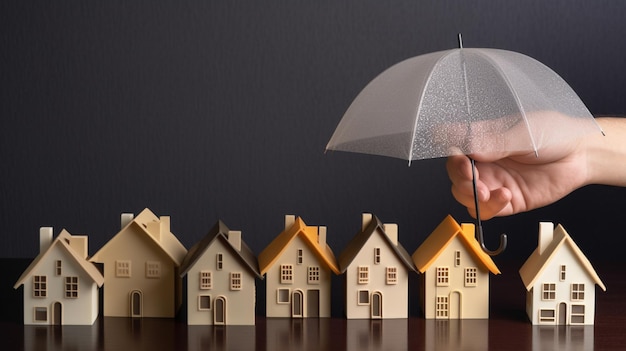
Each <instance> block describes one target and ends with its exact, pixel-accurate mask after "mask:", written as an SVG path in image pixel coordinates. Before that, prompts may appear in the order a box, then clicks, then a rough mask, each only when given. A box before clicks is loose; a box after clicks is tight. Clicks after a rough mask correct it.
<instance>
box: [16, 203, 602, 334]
mask: <svg viewBox="0 0 626 351" xmlns="http://www.w3.org/2000/svg"><path fill="white" fill-rule="evenodd" d="M121 222H122V223H121V230H120V232H118V233H117V234H116V235H115V236H114V237H113V238H112V239H111V240H109V241H108V242H107V243H106V244H105V245H104V246H103V247H102V248H101V249H100V250H99V251H97V252H96V253H95V254H94V255H93V256H92V257H88V250H87V237H86V236H78V235H71V234H70V233H68V232H67V231H66V230H62V231H61V233H60V234H59V235H58V236H57V237H56V238H54V239H53V232H52V228H42V229H41V232H40V254H39V255H38V256H37V257H36V258H35V259H34V261H33V262H32V263H31V264H30V265H29V266H28V268H27V269H26V270H25V271H24V273H23V274H22V276H21V277H20V278H19V279H18V281H17V282H16V283H15V286H14V287H15V288H16V289H17V288H19V287H20V286H22V285H23V286H24V324H93V322H94V321H95V320H96V318H97V316H98V306H99V303H98V302H99V300H98V299H99V288H100V287H102V286H103V284H105V282H106V284H105V286H104V292H103V309H104V311H103V314H104V316H119V317H174V315H175V313H176V311H177V309H178V308H179V307H180V306H181V304H182V301H183V298H186V301H187V303H186V306H187V313H186V314H187V322H188V324H205V325H211V324H216V325H217V324H233V325H252V324H254V322H255V303H256V284H255V282H256V279H263V277H265V280H266V289H267V290H266V315H267V317H292V318H310V317H330V304H331V301H330V299H331V291H330V289H331V287H330V281H331V274H343V275H344V279H345V307H346V317H347V318H363V319H368V318H372V319H376V318H407V317H408V298H409V292H408V281H409V274H411V272H412V271H413V272H419V273H420V274H421V275H422V277H421V278H422V279H421V283H420V302H421V307H422V311H423V312H424V316H425V318H427V319H460V318H463V319H479V318H488V316H489V274H490V273H492V274H499V273H500V271H499V269H498V267H497V266H496V265H495V263H494V262H493V261H492V259H491V257H490V256H489V255H487V254H486V253H485V252H483V250H482V249H481V248H480V245H479V244H478V242H477V241H476V239H475V238H474V226H473V225H472V224H458V223H457V222H456V221H455V220H454V219H453V218H452V217H451V216H447V217H446V218H445V219H444V220H443V221H442V222H441V224H439V226H438V227H437V228H436V229H435V230H434V231H433V232H432V233H431V234H430V235H429V236H428V237H427V238H426V240H425V241H424V242H423V243H422V245H420V246H419V247H418V248H417V250H416V251H415V252H414V253H413V255H409V254H408V252H407V251H406V250H405V249H404V248H403V247H402V245H401V244H400V243H399V241H398V227H397V225H396V224H383V223H381V221H380V220H379V219H378V218H377V217H376V216H373V215H371V214H363V218H362V227H361V228H360V230H359V231H358V233H357V234H356V235H355V236H354V237H353V238H352V240H351V241H350V242H349V244H348V245H347V247H346V249H345V250H344V251H343V252H342V253H341V255H339V257H338V259H336V258H335V256H334V254H333V252H332V250H331V248H330V247H329V246H328V244H327V243H326V228H325V227H323V226H309V225H307V224H305V223H304V221H303V220H302V219H301V218H300V217H295V216H286V218H285V229H284V231H283V232H281V233H280V234H279V235H278V236H277V237H276V238H274V240H273V241H272V242H271V243H270V244H269V245H268V246H267V247H266V248H265V249H264V250H263V251H262V252H261V253H260V254H259V255H258V257H256V256H255V255H254V254H253V252H252V251H251V250H250V248H249V247H248V246H247V245H246V244H245V242H244V241H243V240H242V236H241V232H239V231H232V230H230V229H228V228H227V227H226V225H225V224H224V223H223V222H222V221H218V223H217V224H216V225H215V226H214V227H213V228H212V229H211V230H210V231H209V233H208V234H207V235H206V236H205V237H204V238H202V239H201V240H200V241H199V242H198V243H197V244H195V245H194V246H193V247H192V248H191V249H190V250H189V251H187V249H185V247H184V246H183V245H182V244H181V243H180V242H179V241H178V239H177V238H176V236H175V235H174V234H172V233H171V231H170V218H169V217H166V216H163V217H157V216H156V215H155V214H154V213H152V212H151V211H150V210H149V209H145V210H144V211H142V212H141V213H140V214H139V215H137V216H136V217H134V216H133V215H132V214H123V215H122V218H121ZM539 232H540V233H539V245H538V247H537V249H536V250H535V251H534V252H533V253H532V255H531V256H530V257H529V258H528V260H527V261H526V263H525V264H524V265H523V266H522V268H521V269H520V275H521V277H522V280H523V282H524V285H525V286H526V289H527V313H528V316H529V319H530V320H531V322H532V323H533V324H593V322H594V315H595V312H594V305H595V285H596V284H598V285H599V286H600V287H601V288H602V289H603V290H605V286H604V284H603V283H602V281H601V280H600V279H599V277H598V275H597V274H596V272H595V271H594V269H593V267H592V266H591V264H590V263H589V261H588V260H587V258H586V257H585V256H584V255H583V253H582V252H581V251H580V249H579V248H578V246H577V245H576V244H575V243H574V242H573V241H572V239H571V237H570V236H569V235H568V233H567V232H566V231H565V229H563V227H562V226H560V225H559V226H557V228H554V226H553V224H552V223H543V222H542V223H541V224H540V231H539ZM94 263H99V264H102V266H103V271H104V275H103V274H102V273H101V271H100V270H99V269H98V268H97V267H96V266H95V265H94ZM183 284H186V288H185V289H183ZM183 291H186V296H185V297H183V296H182V295H183Z"/></svg>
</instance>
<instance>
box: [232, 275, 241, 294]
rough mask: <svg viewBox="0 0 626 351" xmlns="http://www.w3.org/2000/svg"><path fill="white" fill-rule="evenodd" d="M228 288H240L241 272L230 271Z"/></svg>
mask: <svg viewBox="0 0 626 351" xmlns="http://www.w3.org/2000/svg"><path fill="white" fill-rule="evenodd" d="M230 290H241V273H239V272H232V273H230Z"/></svg>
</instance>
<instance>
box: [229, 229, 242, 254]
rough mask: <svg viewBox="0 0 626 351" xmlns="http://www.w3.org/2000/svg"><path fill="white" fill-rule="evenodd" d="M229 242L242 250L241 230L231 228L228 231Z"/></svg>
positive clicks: (238, 249)
mask: <svg viewBox="0 0 626 351" xmlns="http://www.w3.org/2000/svg"><path fill="white" fill-rule="evenodd" d="M228 242H229V243H230V245H232V247H234V248H235V249H236V250H237V251H241V231H239V230H229V231H228Z"/></svg>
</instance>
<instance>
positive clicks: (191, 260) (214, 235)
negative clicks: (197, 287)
mask: <svg viewBox="0 0 626 351" xmlns="http://www.w3.org/2000/svg"><path fill="white" fill-rule="evenodd" d="M229 232H230V230H229V229H228V227H227V226H226V224H224V222H222V221H221V220H218V221H217V223H215V225H214V226H213V228H211V230H209V233H208V234H207V235H205V236H204V237H203V238H202V239H201V240H200V241H199V242H198V243H196V244H195V245H194V246H193V247H192V248H191V249H189V252H188V253H187V256H185V259H184V260H183V263H182V264H181V266H180V270H181V273H180V276H181V277H184V276H185V275H187V273H188V272H189V270H190V269H191V268H192V267H193V266H194V265H195V264H196V262H197V261H198V259H199V258H200V257H201V256H202V255H203V254H204V252H205V251H206V250H207V249H208V248H209V247H210V246H211V244H212V243H213V242H215V241H218V240H219V241H222V242H223V243H224V244H225V246H226V247H227V248H229V249H230V251H231V253H232V254H233V256H235V257H237V258H239V259H240V260H241V262H242V263H243V264H244V265H245V266H246V267H247V268H248V269H249V270H250V272H251V273H252V274H254V275H255V276H256V277H258V278H262V276H261V274H260V272H259V265H258V263H257V260H256V257H255V256H254V253H253V252H252V250H250V248H249V247H248V245H246V243H245V242H243V240H242V241H241V250H237V249H236V248H235V247H234V246H233V245H232V244H231V242H230V241H229V240H228V233H229Z"/></svg>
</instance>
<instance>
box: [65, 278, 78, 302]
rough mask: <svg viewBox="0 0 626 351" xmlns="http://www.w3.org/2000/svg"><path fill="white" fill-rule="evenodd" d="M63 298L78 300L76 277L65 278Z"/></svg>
mask: <svg viewBox="0 0 626 351" xmlns="http://www.w3.org/2000/svg"><path fill="white" fill-rule="evenodd" d="M65 298H67V299H76V298H78V277H65Z"/></svg>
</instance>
